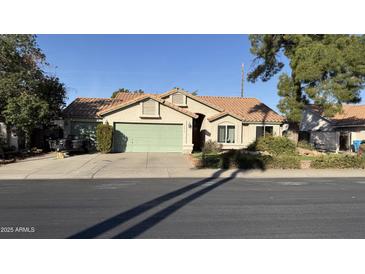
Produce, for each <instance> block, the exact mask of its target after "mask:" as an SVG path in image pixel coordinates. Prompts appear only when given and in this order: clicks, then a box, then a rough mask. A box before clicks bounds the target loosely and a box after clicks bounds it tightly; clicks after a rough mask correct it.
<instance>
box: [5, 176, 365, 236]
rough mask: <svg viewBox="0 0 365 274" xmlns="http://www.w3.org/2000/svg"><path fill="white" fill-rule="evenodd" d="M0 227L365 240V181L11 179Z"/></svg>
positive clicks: (35, 232) (13, 232)
mask: <svg viewBox="0 0 365 274" xmlns="http://www.w3.org/2000/svg"><path fill="white" fill-rule="evenodd" d="M283 172H284V171H283ZM0 230H1V231H0V238H154V239H165V238H174V239H180V238H194V239H195V238H198V239H205V238H214V239H216V238H240V239H250V238H365V178H300V179H291V178H286V179H268V178H266V179H244V178H234V177H231V178H216V177H210V178H205V179H197V178H193V179H187V178H179V179H174V178H163V179H94V180H82V179H80V180H19V181H17V180H3V181H0Z"/></svg>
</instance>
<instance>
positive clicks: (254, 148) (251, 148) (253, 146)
mask: <svg viewBox="0 0 365 274" xmlns="http://www.w3.org/2000/svg"><path fill="white" fill-rule="evenodd" d="M246 149H247V150H248V151H257V140H255V141H253V142H252V143H251V144H249V145H248V146H247V148H246Z"/></svg>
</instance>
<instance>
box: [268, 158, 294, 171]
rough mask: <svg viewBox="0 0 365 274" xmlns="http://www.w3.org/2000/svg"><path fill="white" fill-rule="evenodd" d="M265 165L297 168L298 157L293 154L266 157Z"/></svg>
mask: <svg viewBox="0 0 365 274" xmlns="http://www.w3.org/2000/svg"><path fill="white" fill-rule="evenodd" d="M265 166H266V168H281V169H297V168H300V158H299V157H298V156H293V155H282V156H274V157H267V158H266V159H265Z"/></svg>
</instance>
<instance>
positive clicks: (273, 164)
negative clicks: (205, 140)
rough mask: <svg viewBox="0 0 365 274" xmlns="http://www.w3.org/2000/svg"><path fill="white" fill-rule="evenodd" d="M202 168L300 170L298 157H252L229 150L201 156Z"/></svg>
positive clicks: (238, 151)
mask: <svg viewBox="0 0 365 274" xmlns="http://www.w3.org/2000/svg"><path fill="white" fill-rule="evenodd" d="M202 167H206V168H222V169H227V168H231V167H235V168H239V169H266V168H282V169H294V168H300V158H299V157H298V156H292V155H283V156H269V155H252V154H247V153H243V152H242V151H240V150H230V151H227V152H224V153H221V154H204V153H203V154H202Z"/></svg>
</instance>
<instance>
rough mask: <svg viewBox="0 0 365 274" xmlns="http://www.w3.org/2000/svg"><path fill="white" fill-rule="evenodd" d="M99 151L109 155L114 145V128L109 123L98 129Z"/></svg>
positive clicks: (99, 126) (98, 126) (101, 125)
mask: <svg viewBox="0 0 365 274" xmlns="http://www.w3.org/2000/svg"><path fill="white" fill-rule="evenodd" d="M96 142H97V149H98V151H100V152H101V153H109V152H110V151H111V149H112V143H113V127H112V126H110V125H109V124H108V123H106V124H99V125H97V127H96Z"/></svg>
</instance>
